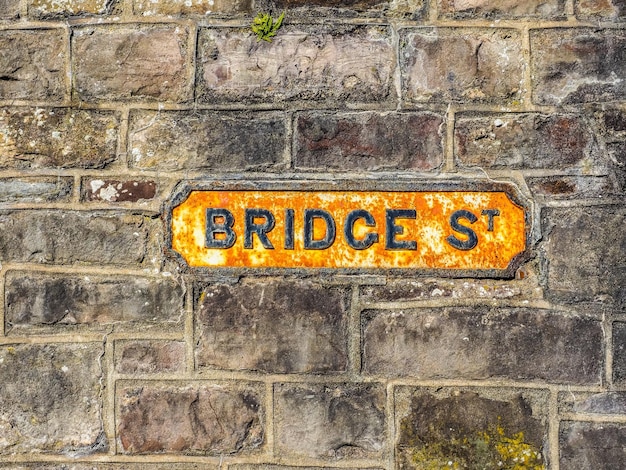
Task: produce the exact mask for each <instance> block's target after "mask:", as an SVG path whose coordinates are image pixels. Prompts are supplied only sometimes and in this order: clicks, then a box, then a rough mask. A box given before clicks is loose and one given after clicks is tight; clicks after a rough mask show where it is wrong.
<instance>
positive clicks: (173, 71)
mask: <svg viewBox="0 0 626 470" xmlns="http://www.w3.org/2000/svg"><path fill="white" fill-rule="evenodd" d="M188 40H189V31H188V30H187V29H186V28H184V27H176V26H169V25H154V26H111V27H108V28H104V27H98V26H96V27H92V26H89V27H85V28H82V29H77V30H75V31H74V34H73V36H72V62H73V66H74V70H75V74H74V86H73V88H74V90H75V92H76V93H77V95H78V97H79V98H80V99H82V100H85V101H98V100H147V101H155V100H158V101H159V102H163V101H170V102H172V101H173V102H181V101H186V100H188V99H190V83H189V77H188V75H189V68H188V67H189V64H187V47H188V44H187V43H188Z"/></svg>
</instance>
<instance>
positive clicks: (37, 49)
mask: <svg viewBox="0 0 626 470" xmlns="http://www.w3.org/2000/svg"><path fill="white" fill-rule="evenodd" d="M0 50H1V51H2V55H1V56H0V77H1V78H2V80H0V100H52V101H61V100H63V99H64V98H65V96H66V90H65V86H66V82H65V77H66V72H65V59H66V57H67V53H68V52H67V46H66V45H65V33H64V31H63V30H62V29H36V30H4V31H0Z"/></svg>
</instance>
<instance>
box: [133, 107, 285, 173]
mask: <svg viewBox="0 0 626 470" xmlns="http://www.w3.org/2000/svg"><path fill="white" fill-rule="evenodd" d="M129 134H130V137H129V152H130V155H131V157H130V158H131V162H130V164H131V166H133V167H135V168H140V169H146V170H152V169H156V170H207V169H214V170H219V171H230V170H263V169H267V168H271V167H273V166H274V165H276V164H279V163H280V162H281V161H282V160H283V154H284V152H285V148H286V123H285V116H284V114H279V113H258V114H253V113H249V112H247V113H245V114H241V113H216V112H215V111H210V112H208V111H194V112H193V113H190V112H188V111H169V112H163V111H162V112H159V113H156V112H151V111H134V112H133V113H132V114H131V118H130V132H129Z"/></svg>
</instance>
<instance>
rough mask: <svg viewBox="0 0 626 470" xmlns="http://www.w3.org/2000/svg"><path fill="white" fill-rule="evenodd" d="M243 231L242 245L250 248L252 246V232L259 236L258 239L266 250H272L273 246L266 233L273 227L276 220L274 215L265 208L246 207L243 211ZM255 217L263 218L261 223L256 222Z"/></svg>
mask: <svg viewBox="0 0 626 470" xmlns="http://www.w3.org/2000/svg"><path fill="white" fill-rule="evenodd" d="M245 214H246V215H245V222H246V227H245V232H244V238H243V247H244V248H248V249H251V248H252V247H253V243H252V235H253V234H254V233H256V234H257V237H259V241H260V242H261V245H263V248H265V249H266V250H273V249H274V246H273V245H272V242H270V240H269V238H267V233H268V232H271V231H272V229H273V228H274V225H275V223H276V220H275V219H274V215H273V214H272V213H271V212H270V211H268V210H267V209H246V212H245ZM255 219H265V220H264V222H263V223H261V224H257V223H256V222H255Z"/></svg>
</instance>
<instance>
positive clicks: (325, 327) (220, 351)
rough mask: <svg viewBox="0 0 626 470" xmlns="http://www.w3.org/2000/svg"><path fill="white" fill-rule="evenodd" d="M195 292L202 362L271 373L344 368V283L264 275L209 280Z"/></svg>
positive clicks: (216, 366) (345, 331)
mask: <svg viewBox="0 0 626 470" xmlns="http://www.w3.org/2000/svg"><path fill="white" fill-rule="evenodd" d="M197 295H198V297H197V299H196V315H197V329H198V331H197V340H198V349H197V353H196V359H197V363H198V365H199V366H200V367H209V368H221V369H236V370H239V369H249V370H259V371H263V372H273V373H296V372H308V373H322V372H341V371H344V370H345V369H346V367H347V355H348V353H347V324H346V323H347V316H348V291H347V289H345V288H342V287H323V286H320V285H318V284H313V283H310V282H304V281H301V282H295V281H294V282H292V281H288V280H272V279H266V280H262V281H261V282H254V281H248V282H246V281H242V282H240V283H239V284H235V285H227V284H215V285H209V286H207V287H205V288H202V289H199V290H198V293H197Z"/></svg>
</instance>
